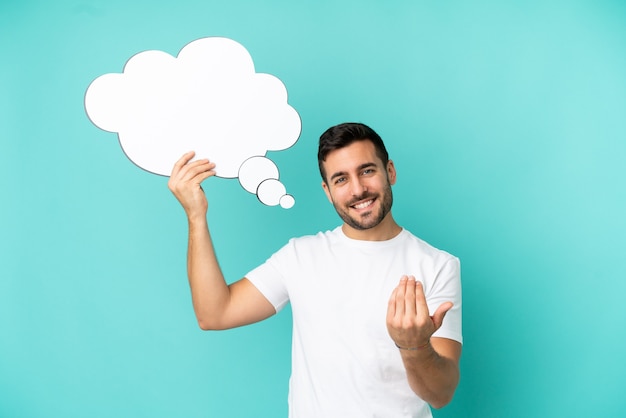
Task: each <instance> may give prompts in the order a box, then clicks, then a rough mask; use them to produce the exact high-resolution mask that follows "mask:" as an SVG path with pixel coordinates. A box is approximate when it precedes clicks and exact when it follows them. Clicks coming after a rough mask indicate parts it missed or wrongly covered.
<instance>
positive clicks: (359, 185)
mask: <svg viewBox="0 0 626 418" xmlns="http://www.w3.org/2000/svg"><path fill="white" fill-rule="evenodd" d="M351 186H352V190H351V191H352V196H362V195H363V193H365V192H367V187H366V185H365V184H363V182H362V181H361V179H360V178H357V179H356V180H355V181H353V182H352V183H351Z"/></svg>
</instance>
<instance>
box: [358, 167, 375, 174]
mask: <svg viewBox="0 0 626 418" xmlns="http://www.w3.org/2000/svg"><path fill="white" fill-rule="evenodd" d="M372 173H374V169H373V168H366V169H365V170H363V172H362V173H361V174H363V175H368V174H372Z"/></svg>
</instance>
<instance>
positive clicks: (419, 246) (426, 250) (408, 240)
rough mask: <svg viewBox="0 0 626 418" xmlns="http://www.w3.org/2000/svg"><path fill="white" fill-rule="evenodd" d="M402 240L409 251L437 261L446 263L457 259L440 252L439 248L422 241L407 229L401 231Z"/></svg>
mask: <svg viewBox="0 0 626 418" xmlns="http://www.w3.org/2000/svg"><path fill="white" fill-rule="evenodd" d="M402 234H403V238H404V241H405V245H406V246H407V247H410V248H409V249H410V250H415V251H419V252H420V253H421V254H423V255H424V256H427V257H431V258H435V259H439V260H441V261H444V262H446V261H448V260H450V259H457V257H456V256H454V255H452V254H450V253H449V252H447V251H445V250H442V249H440V248H437V247H435V246H434V245H432V244H430V243H429V242H427V241H425V240H424V239H422V238H420V237H418V236H416V235H415V234H413V233H412V232H411V231H409V230H407V229H403V231H402Z"/></svg>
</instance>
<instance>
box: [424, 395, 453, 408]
mask: <svg viewBox="0 0 626 418" xmlns="http://www.w3.org/2000/svg"><path fill="white" fill-rule="evenodd" d="M453 395H454V394H450V395H448V396H440V397H438V399H434V400H433V401H431V402H429V404H430V406H432V407H433V408H435V409H441V408H443V407H444V406H446V405H448V404H449V403H450V402H452V397H453Z"/></svg>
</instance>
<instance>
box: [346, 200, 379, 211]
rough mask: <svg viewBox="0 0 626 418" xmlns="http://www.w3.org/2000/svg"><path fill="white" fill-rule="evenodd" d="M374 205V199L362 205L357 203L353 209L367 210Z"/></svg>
mask: <svg viewBox="0 0 626 418" xmlns="http://www.w3.org/2000/svg"><path fill="white" fill-rule="evenodd" d="M373 203H374V199H370V200H366V201H365V202H361V203H357V204H356V205H352V206H351V207H353V208H354V209H358V210H361V209H365V208H367V207H369V206H371V205H372V204H373Z"/></svg>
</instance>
